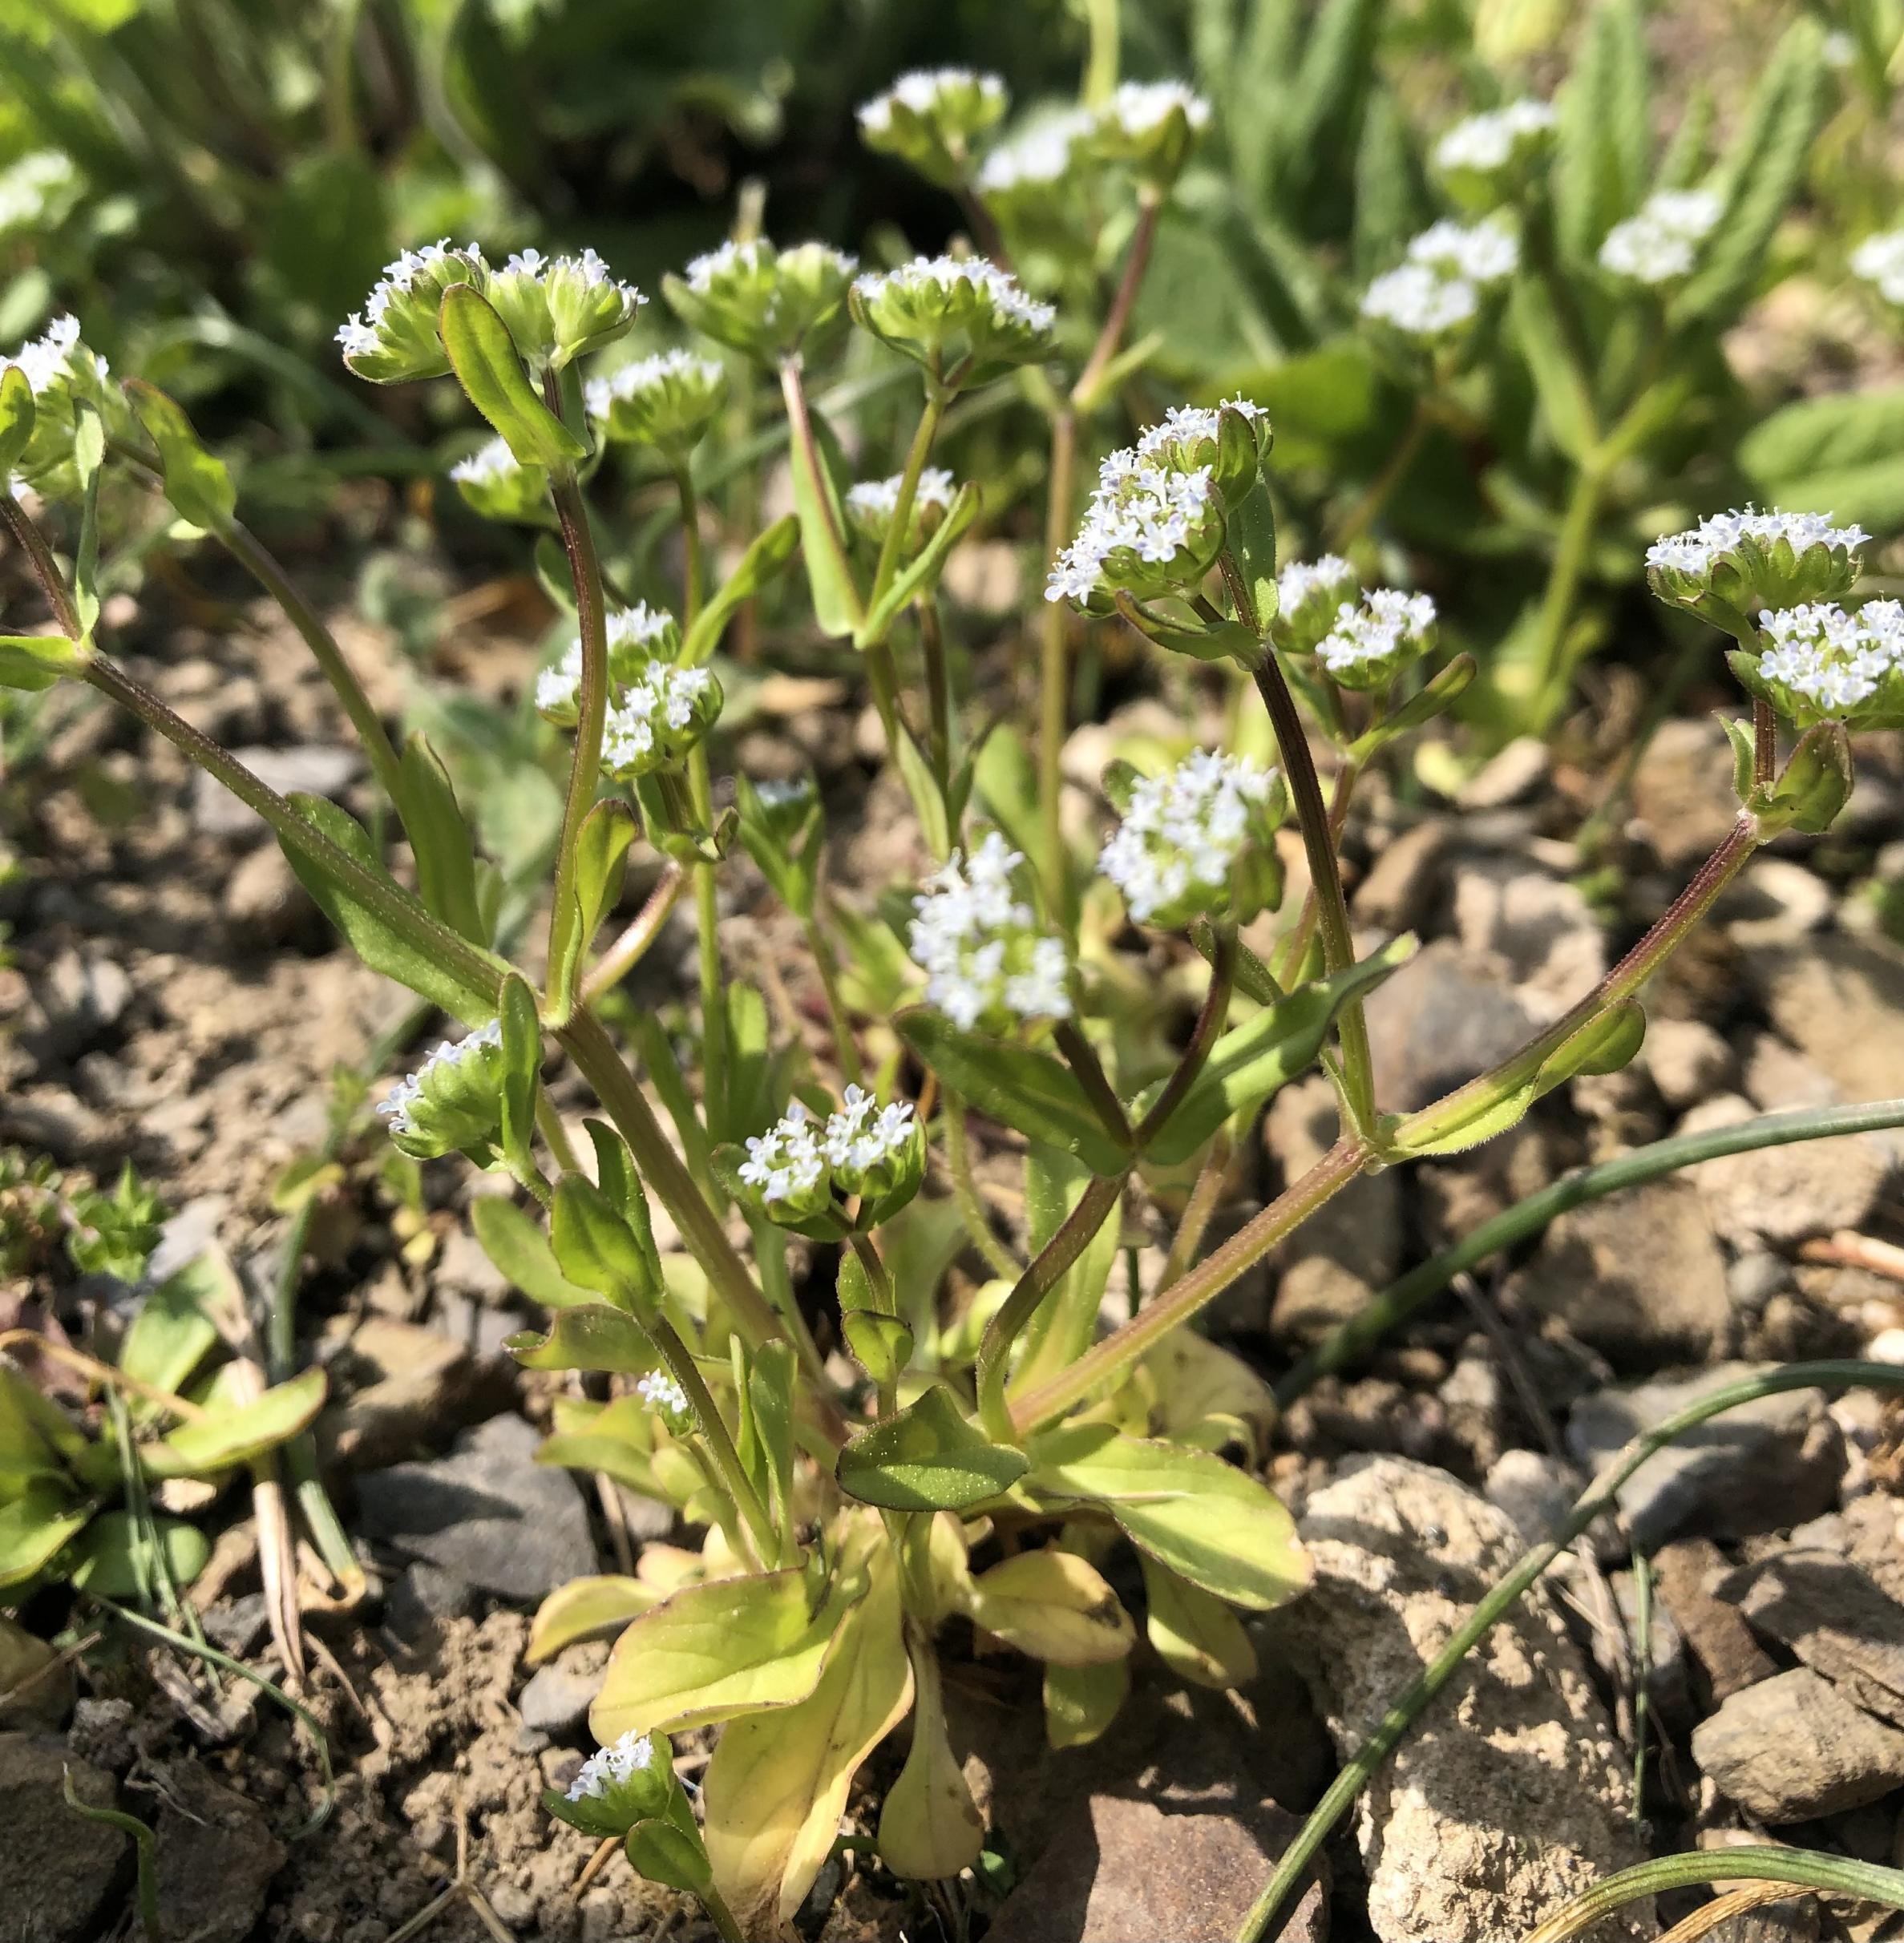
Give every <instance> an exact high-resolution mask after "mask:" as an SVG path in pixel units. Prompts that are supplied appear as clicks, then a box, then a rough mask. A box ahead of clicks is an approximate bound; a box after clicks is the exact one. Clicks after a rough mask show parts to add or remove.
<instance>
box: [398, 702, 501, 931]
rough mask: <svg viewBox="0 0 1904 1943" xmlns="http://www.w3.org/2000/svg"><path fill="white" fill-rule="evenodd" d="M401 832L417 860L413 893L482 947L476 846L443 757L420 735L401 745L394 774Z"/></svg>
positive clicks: (447, 922)
mask: <svg viewBox="0 0 1904 1943" xmlns="http://www.w3.org/2000/svg"><path fill="white" fill-rule="evenodd" d="M398 790H399V791H400V800H399V802H398V809H399V810H401V812H402V817H403V834H405V835H406V836H407V837H408V838H410V850H411V851H412V852H413V853H414V855H415V857H416V860H417V889H418V891H419V892H420V893H421V895H422V899H423V902H424V903H425V904H426V906H427V907H429V909H430V911H431V913H432V914H433V915H435V916H436V917H439V918H441V919H443V923H446V924H447V925H448V926H449V927H450V928H451V930H452V931H456V932H459V933H460V935H462V936H463V937H465V938H467V939H469V941H470V942H471V943H472V944H479V945H481V944H487V943H488V942H489V940H488V939H487V936H486V935H484V933H483V919H482V915H481V913H480V912H479V910H478V908H477V901H476V846H475V838H472V837H471V834H470V827H469V824H468V822H467V820H466V819H465V818H464V816H463V810H462V807H461V806H460V805H459V803H458V802H457V801H456V792H455V789H454V788H453V787H452V786H451V782H450V772H449V771H448V770H447V769H445V768H444V767H443V758H442V757H440V756H439V755H438V754H437V753H436V751H435V749H432V748H431V746H430V745H429V743H428V741H426V739H425V738H424V737H423V735H422V733H421V732H420V731H419V732H418V733H416V734H414V735H413V736H411V737H410V740H409V741H407V742H406V743H405V744H404V745H403V756H402V764H401V765H400V767H399V768H398Z"/></svg>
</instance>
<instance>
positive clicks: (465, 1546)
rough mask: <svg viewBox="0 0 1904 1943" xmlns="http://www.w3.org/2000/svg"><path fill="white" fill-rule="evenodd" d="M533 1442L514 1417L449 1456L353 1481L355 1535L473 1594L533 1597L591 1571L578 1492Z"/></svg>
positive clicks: (461, 1443)
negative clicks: (542, 1460) (420, 1564)
mask: <svg viewBox="0 0 1904 1943" xmlns="http://www.w3.org/2000/svg"><path fill="white" fill-rule="evenodd" d="M539 1443H540V1438H539V1437H538V1436H537V1435H536V1432H535V1430H534V1428H532V1426H531V1425H529V1424H526V1423H524V1422H523V1420H522V1419H521V1418H520V1417H518V1416H499V1417H492V1418H491V1420H489V1422H487V1424H483V1425H481V1426H480V1427H479V1428H477V1429H475V1430H473V1431H471V1432H467V1433H466V1434H465V1435H464V1436H461V1437H459V1439H458V1440H457V1441H456V1445H455V1449H454V1450H453V1451H452V1452H451V1454H450V1455H449V1456H447V1457H439V1458H437V1459H435V1460H434V1461H432V1462H430V1463H427V1464H396V1465H394V1466H393V1467H392V1468H390V1469H389V1470H387V1471H374V1472H370V1474H369V1475H367V1476H364V1477H362V1478H360V1479H359V1480H358V1505H359V1513H360V1525H361V1529H362V1531H363V1533H364V1534H365V1536H366V1537H369V1538H371V1539H373V1540H381V1541H383V1542H384V1543H386V1544H388V1545H390V1546H392V1547H393V1548H394V1549H396V1550H397V1551H398V1552H399V1553H402V1554H403V1555H404V1556H405V1557H408V1558H410V1559H413V1560H420V1561H422V1562H423V1563H425V1564H426V1565H434V1566H435V1567H436V1569H438V1570H439V1572H442V1573H446V1574H447V1575H448V1576H449V1577H451V1578H452V1579H454V1580H455V1581H459V1582H460V1583H461V1584H463V1585H464V1586H468V1587H470V1588H471V1590H474V1591H477V1592H486V1593H490V1594H493V1595H495V1597H496V1598H502V1599H510V1600H514V1601H517V1602H521V1603H523V1604H528V1603H529V1602H532V1601H535V1600H539V1599H540V1598H543V1596H544V1594H547V1593H548V1591H549V1590H550V1589H551V1588H552V1587H553V1586H560V1585H562V1584H564V1583H565V1582H566V1581H568V1580H569V1579H572V1578H579V1577H582V1576H583V1575H584V1574H585V1573H591V1572H593V1571H594V1570H595V1569H596V1557H595V1544H594V1541H593V1539H592V1537H590V1535H589V1531H588V1510H587V1508H586V1507H585V1506H584V1504H583V1501H582V1497H581V1493H580V1492H579V1491H578V1490H577V1489H576V1485H575V1482H574V1480H573V1479H572V1478H571V1477H570V1476H569V1475H568V1472H566V1471H563V1470H559V1469H557V1468H555V1467H553V1466H552V1465H548V1464H537V1463H536V1461H535V1454H536V1446H537V1444H539Z"/></svg>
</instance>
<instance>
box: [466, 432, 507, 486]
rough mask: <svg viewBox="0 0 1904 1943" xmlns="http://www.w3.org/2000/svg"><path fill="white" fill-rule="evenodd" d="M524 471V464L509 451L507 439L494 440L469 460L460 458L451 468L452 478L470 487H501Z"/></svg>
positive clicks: (479, 448) (475, 452)
mask: <svg viewBox="0 0 1904 1943" xmlns="http://www.w3.org/2000/svg"><path fill="white" fill-rule="evenodd" d="M520 471H522V463H521V461H520V460H519V459H518V458H516V456H515V454H514V453H513V452H511V450H509V442H508V440H507V439H506V438H492V439H491V440H490V441H489V442H488V443H487V445H484V446H479V447H478V448H477V449H476V450H475V451H474V452H472V453H471V454H470V455H469V457H468V458H459V460H458V461H457V462H456V463H455V465H453V466H452V467H451V468H450V477H451V479H455V480H456V481H458V482H459V483H461V484H463V485H469V486H499V485H501V484H502V483H503V482H504V481H505V480H507V479H514V478H515V475H517V474H518V473H519V472H520Z"/></svg>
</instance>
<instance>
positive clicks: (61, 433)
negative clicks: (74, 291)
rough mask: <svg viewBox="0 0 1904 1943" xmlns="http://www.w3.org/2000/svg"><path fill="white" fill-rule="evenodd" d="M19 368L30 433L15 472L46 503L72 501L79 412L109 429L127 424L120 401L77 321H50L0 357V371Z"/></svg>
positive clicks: (76, 479)
mask: <svg viewBox="0 0 1904 1943" xmlns="http://www.w3.org/2000/svg"><path fill="white" fill-rule="evenodd" d="M9 369H14V370H19V371H21V372H23V373H24V374H25V375H26V382H27V383H28V384H29V385H30V386H32V387H33V404H34V418H33V430H32V433H31V434H30V437H29V438H28V439H27V441H26V450H24V451H22V453H21V454H20V455H19V457H18V458H17V459H16V460H15V461H14V471H15V472H17V473H18V475H19V476H20V477H21V478H22V479H24V480H25V481H26V483H27V484H28V485H29V486H30V487H32V488H33V489H34V491H35V492H38V493H41V494H43V495H45V496H46V498H47V499H71V498H74V497H76V496H77V495H78V493H79V474H78V471H77V470H76V469H75V466H74V463H73V458H74V454H73V441H74V438H75V435H76V434H77V433H78V430H79V414H80V413H81V412H82V411H83V410H88V409H90V410H93V411H96V412H97V413H98V414H99V416H100V417H101V418H103V419H104V420H105V422H106V425H107V429H108V430H117V429H119V427H121V426H123V424H124V422H125V420H126V410H125V406H124V402H123V400H122V398H120V396H119V392H118V391H117V390H115V389H114V388H113V387H112V386H109V385H108V384H107V378H108V377H109V376H110V372H109V370H108V367H107V363H106V360H105V359H104V358H103V357H100V356H99V354H98V353H97V352H95V351H91V350H88V349H87V347H86V345H84V344H83V342H82V341H81V340H80V336H79V319H78V318H77V317H71V316H62V317H55V319H54V320H53V321H52V322H51V324H50V325H47V327H46V333H45V334H44V335H43V336H42V337H35V338H34V339H33V340H32V341H30V342H28V343H26V344H22V345H21V346H20V348H19V349H18V350H17V351H15V352H14V354H13V356H12V357H0V372H3V371H6V370H9Z"/></svg>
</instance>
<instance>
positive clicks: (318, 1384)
mask: <svg viewBox="0 0 1904 1943" xmlns="http://www.w3.org/2000/svg"><path fill="white" fill-rule="evenodd" d="M324 1396H325V1375H324V1372H323V1371H322V1370H319V1369H310V1370H305V1371H302V1372H301V1374H300V1375H296V1376H293V1377H292V1378H291V1379H290V1380H289V1382H288V1383H281V1384H273V1386H272V1388H269V1390H267V1391H266V1392H265V1393H264V1395H263V1396H260V1397H257V1398H256V1399H255V1400H253V1401H252V1402H250V1403H249V1404H240V1405H238V1406H237V1408H235V1409H231V1410H220V1411H218V1412H216V1413H215V1414H213V1415H212V1416H204V1417H199V1418H195V1419H193V1420H192V1421H191V1422H190V1423H188V1424H180V1425H179V1426H178V1428H176V1430H174V1431H172V1432H171V1434H170V1435H169V1436H167V1437H166V1438H164V1440H163V1441H161V1442H160V1443H157V1444H141V1445H140V1446H139V1463H140V1464H141V1466H142V1467H143V1468H144V1470H145V1472H146V1474H147V1475H148V1476H151V1477H158V1478H163V1477H209V1476H215V1475H216V1473H217V1472H220V1471H229V1470H232V1469H235V1468H236V1467H237V1466H238V1465H240V1464H249V1463H250V1462H251V1461H252V1460H253V1458H256V1457H261V1456H264V1454H265V1452H267V1451H270V1450H275V1449H276V1448H277V1446H278V1445H279V1444H283V1443H285V1442H286V1441H287V1440H289V1439H290V1438H293V1437H295V1436H297V1434H298V1433H299V1432H301V1431H305V1430H309V1428H310V1427H311V1425H312V1424H313V1422H314V1421H315V1420H316V1418H317V1412H319V1411H320V1410H321V1409H322V1408H324Z"/></svg>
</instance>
